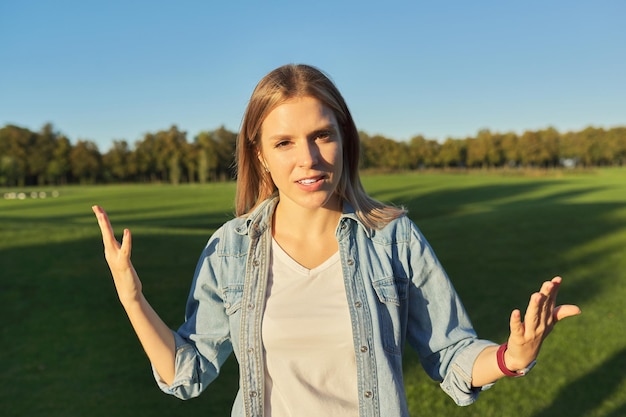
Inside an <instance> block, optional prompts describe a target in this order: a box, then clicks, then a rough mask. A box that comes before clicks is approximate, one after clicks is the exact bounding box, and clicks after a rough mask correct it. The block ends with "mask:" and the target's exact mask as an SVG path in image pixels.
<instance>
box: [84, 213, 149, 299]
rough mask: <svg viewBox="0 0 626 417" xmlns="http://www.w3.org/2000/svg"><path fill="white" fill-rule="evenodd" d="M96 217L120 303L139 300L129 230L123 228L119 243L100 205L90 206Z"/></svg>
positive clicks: (139, 284)
mask: <svg viewBox="0 0 626 417" xmlns="http://www.w3.org/2000/svg"><path fill="white" fill-rule="evenodd" d="M91 209H92V210H93V212H94V214H95V215H96V218H97V219H98V225H99V226H100V231H101V232H102V242H103V243H104V258H105V259H106V261H107V264H108V265H109V269H110V270H111V275H113V282H114V283H115V289H116V290H117V295H118V297H119V299H120V302H121V303H122V305H125V306H126V305H128V304H129V303H133V302H136V301H139V299H140V297H141V281H140V280H139V276H138V275H137V272H136V271H135V268H134V267H133V264H132V262H131V261H130V253H131V247H132V237H131V234H130V230H128V229H124V235H123V237H122V243H121V244H120V243H119V242H118V241H117V240H116V239H115V235H114V234H113V228H112V227H111V222H110V221H109V217H108V216H107V214H106V212H105V211H104V210H103V209H102V207H100V206H93V207H92V208H91Z"/></svg>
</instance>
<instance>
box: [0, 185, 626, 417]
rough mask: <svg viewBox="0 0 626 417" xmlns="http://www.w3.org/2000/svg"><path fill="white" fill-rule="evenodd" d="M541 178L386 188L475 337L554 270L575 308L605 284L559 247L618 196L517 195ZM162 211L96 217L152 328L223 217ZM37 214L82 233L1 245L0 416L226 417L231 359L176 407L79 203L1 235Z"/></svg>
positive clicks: (600, 226) (170, 311)
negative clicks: (121, 247) (113, 237)
mask: <svg viewBox="0 0 626 417" xmlns="http://www.w3.org/2000/svg"><path fill="white" fill-rule="evenodd" d="M549 186H550V183H549V182H547V181H542V182H537V183H535V182H530V181H529V182H528V183H522V184H514V185H489V186H484V187H473V188H470V189H457V190H445V191H442V192H437V191H435V192H430V193H426V194H424V195H421V196H419V197H417V198H415V197H412V194H411V192H412V190H413V191H414V187H399V188H398V189H395V190H392V189H389V190H386V191H385V194H386V195H390V196H391V195H395V197H394V199H393V201H394V202H395V203H397V204H403V205H406V206H407V207H408V208H409V209H410V214H411V217H412V218H413V219H414V220H415V221H416V222H417V223H418V225H419V226H420V228H421V229H422V230H423V231H424V232H425V235H426V237H427V238H428V239H429V241H430V243H431V244H432V245H433V247H434V248H435V251H436V252H437V254H438V255H439V257H440V258H441V260H442V263H443V264H444V266H445V267H446V269H447V270H448V272H449V274H450V276H451V278H452V280H453V282H454V284H455V286H456V287H457V289H458V290H459V293H460V294H461V297H462V298H463V300H464V302H465V304H466V306H467V307H468V311H469V312H470V315H471V316H472V319H473V320H474V322H475V324H476V325H477V328H478V330H479V334H481V335H486V336H483V337H489V338H494V339H496V338H500V339H501V338H502V337H504V336H505V333H504V332H505V331H506V325H507V323H508V315H509V313H510V310H511V309H512V308H515V307H523V306H524V305H525V303H526V302H527V299H528V296H529V295H530V293H531V292H533V291H535V290H536V289H537V288H538V287H539V285H540V283H541V281H543V280H544V279H549V278H550V277H551V276H553V275H556V274H561V273H563V274H565V273H568V274H571V276H569V275H564V278H565V280H566V281H565V285H564V288H563V291H562V297H563V298H562V301H570V302H576V303H579V304H583V305H584V304H585V303H586V302H588V301H590V300H592V299H594V298H595V297H597V296H598V294H600V293H601V292H603V291H608V286H609V285H611V283H610V282H609V281H607V282H604V281H602V280H600V281H598V280H594V281H593V285H591V284H590V282H592V281H591V280H593V278H595V277H594V276H591V275H589V273H588V272H583V273H577V272H576V271H579V270H586V268H585V267H588V266H589V265H590V264H591V265H593V264H594V262H596V261H597V257H598V253H595V252H593V251H587V252H582V253H580V254H578V255H577V256H571V255H570V254H571V253H572V251H573V250H575V249H577V248H580V247H583V246H585V245H586V244H587V243H589V242H593V241H594V240H597V239H600V238H602V237H603V236H605V235H607V234H609V233H611V232H613V231H615V230H617V229H623V228H624V227H626V225H625V224H624V222H623V221H621V222H620V221H619V220H617V219H615V218H611V217H610V216H609V214H610V213H612V212H613V211H614V210H616V209H621V208H623V204H618V203H588V204H570V203H568V201H567V200H569V199H570V198H572V197H575V196H577V195H583V194H585V193H587V192H588V191H591V190H583V189H578V190H575V191H567V192H562V193H554V194H549V195H544V196H542V197H536V198H518V197H519V196H524V195H527V194H528V195H531V194H532V193H533V192H534V191H538V190H540V189H541V188H542V187H549ZM594 190H596V189H594ZM413 195H414V194H413ZM467 205H477V206H479V210H475V211H471V210H470V211H467V210H465V209H464V208H463V206H467ZM105 208H106V207H105ZM169 211H171V212H172V213H175V212H176V205H175V204H174V203H166V204H164V205H163V206H160V207H158V208H156V209H155V211H154V212H150V213H145V210H141V209H116V210H111V211H110V212H109V215H110V217H111V220H112V222H113V225H114V227H115V228H116V230H120V229H121V228H122V227H128V228H131V230H133V229H134V228H136V229H137V232H135V233H134V235H133V245H134V247H133V261H134V265H135V267H136V268H137V270H138V272H139V274H140V276H141V277H142V282H143V284H144V289H145V292H146V296H147V298H148V299H149V300H150V301H151V303H152V304H153V306H154V307H155V309H156V310H157V311H158V312H159V313H160V315H161V316H162V318H163V319H164V320H165V322H166V323H168V324H170V326H171V327H173V328H176V327H177V326H178V325H179V324H180V322H181V321H182V319H183V312H184V304H185V300H186V297H187V291H188V290H189V286H190V284H191V277H192V274H193V270H194V267H195V263H196V261H197V258H198V256H199V254H200V252H201V250H202V247H203V246H204V244H205V243H206V240H207V239H208V237H209V234H210V232H211V231H213V230H215V229H216V228H217V227H219V226H220V225H221V224H222V223H223V222H224V221H226V220H228V219H229V218H232V215H230V213H226V214H219V213H210V212H209V213H206V212H205V213H199V214H189V215H175V214H172V215H171V216H170V215H169V214H168V212H169ZM89 219H91V220H89ZM38 221H41V222H42V223H43V222H46V223H48V224H52V225H53V226H54V227H58V228H62V227H64V225H67V224H73V225H76V224H79V225H84V227H85V228H88V230H89V231H88V232H86V233H84V235H91V236H92V237H89V238H83V239H79V240H73V241H67V242H58V243H52V242H51V241H50V236H42V237H41V241H42V243H41V244H38V245H32V246H30V247H26V248H12V249H5V250H2V251H0V262H1V267H2V275H1V276H0V316H1V317H2V318H3V327H2V330H1V331H0V343H1V345H2V346H3V351H2V355H1V357H0V376H1V378H2V380H3V381H10V382H9V383H8V384H5V389H3V391H2V392H0V403H1V404H2V407H3V415H6V416H14V415H15V416H18V415H19V416H31V415H42V414H45V415H47V416H72V415H76V416H83V415H89V416H99V415H102V416H105V415H106V416H110V415H116V416H119V417H124V416H131V415H132V416H135V415H138V414H140V415H151V416H171V415H174V414H189V413H198V414H210V415H224V416H225V415H229V413H230V407H231V405H232V401H233V399H234V396H235V393H236V389H237V384H238V382H237V380H238V376H237V369H236V363H235V361H234V360H233V359H232V358H231V359H230V360H229V362H228V363H227V366H226V368H225V369H224V372H223V374H222V375H221V376H220V377H219V379H218V380H217V381H216V382H215V383H214V384H213V385H212V386H211V387H209V388H208V390H207V392H205V393H204V394H203V395H202V396H201V397H200V398H199V399H196V400H192V401H188V402H181V401H179V400H176V399H174V398H173V397H169V396H166V395H164V394H162V393H160V391H159V390H158V389H157V388H156V386H155V383H154V381H153V380H152V376H151V372H150V369H149V364H148V361H147V359H146V358H145V355H144V354H143V352H142V351H141V347H140V346H139V343H138V342H137V341H136V338H135V336H134V334H133V331H132V329H131V328H130V325H129V324H128V322H127V319H126V318H125V316H124V312H123V310H122V308H121V307H120V306H119V303H118V301H117V298H116V295H115V290H114V288H113V285H112V283H111V279H110V276H109V272H108V269H107V267H106V264H105V262H104V259H103V255H102V243H101V240H100V237H99V235H98V231H97V225H96V222H95V219H93V214H92V213H91V212H90V211H89V208H88V207H86V211H85V215H84V216H82V215H81V216H78V217H77V216H69V215H68V216H64V215H57V216H54V217H48V218H45V219H41V220H35V219H24V218H20V217H18V216H13V217H12V218H5V217H3V218H2V219H0V233H1V231H2V228H1V226H2V224H3V223H4V224H11V225H17V226H19V225H23V226H24V227H29V226H30V225H32V224H33V223H37V222H38ZM153 226H154V227H160V228H164V229H166V230H168V229H171V234H155V233H154V232H149V233H147V232H146V233H142V231H141V230H142V229H144V228H151V227H153ZM81 227H82V226H81ZM91 231H93V232H91ZM199 231H200V232H202V231H206V234H200V233H198V232H199ZM168 233H170V232H168ZM617 250H619V249H618V248H604V249H603V251H617ZM595 272H596V273H598V274H599V273H606V274H611V273H614V271H610V270H607V271H602V270H598V269H595ZM622 369H624V350H622V351H620V352H619V353H618V354H616V355H615V356H613V357H612V358H610V359H608V360H607V361H606V362H605V363H604V364H603V365H602V366H600V367H599V368H598V369H596V370H594V371H592V372H590V373H588V374H587V375H585V376H584V377H582V378H581V379H579V380H577V381H575V382H573V383H571V384H570V385H568V386H567V387H566V388H564V390H563V391H562V394H559V395H558V396H557V398H556V399H555V400H554V402H553V403H552V405H551V406H550V407H549V408H548V409H546V410H544V411H542V412H541V413H540V414H537V415H536V416H535V417H546V416H549V415H559V410H561V409H562V407H565V406H566V405H568V403H571V398H569V396H568V394H569V391H568V390H567V389H570V390H573V391H575V392H576V393H575V394H572V395H573V396H575V397H576V398H575V401H576V404H578V402H580V404H579V406H580V407H579V409H580V410H586V412H589V411H590V410H591V409H592V408H594V407H596V406H598V405H599V404H601V403H602V401H603V399H605V398H608V396H609V395H610V394H611V392H612V390H614V389H615V387H617V385H618V384H619V383H621V381H623V377H622V376H621V370H622ZM607 375H608V378H607ZM586 385H599V386H602V387H604V388H605V390H596V391H594V392H593V393H590V392H587V391H586V390H585V389H584V387H585V386H586ZM604 391H606V393H603V392H604ZM623 408H624V407H623V405H622V408H620V410H623ZM567 410H569V411H571V408H567ZM553 411H554V412H553ZM552 412H553V413H552ZM583 414H584V413H583V412H582V411H581V413H580V414H572V413H571V412H569V413H566V414H561V415H574V416H578V415H580V416H582V415H583ZM614 416H615V417H617V416H618V414H614Z"/></svg>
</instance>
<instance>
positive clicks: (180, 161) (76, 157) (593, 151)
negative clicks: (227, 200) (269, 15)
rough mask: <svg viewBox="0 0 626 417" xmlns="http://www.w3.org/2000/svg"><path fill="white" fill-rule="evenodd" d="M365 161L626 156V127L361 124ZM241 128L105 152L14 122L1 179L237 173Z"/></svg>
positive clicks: (162, 137) (169, 133) (496, 163)
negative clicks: (393, 132) (365, 127)
mask: <svg viewBox="0 0 626 417" xmlns="http://www.w3.org/2000/svg"><path fill="white" fill-rule="evenodd" d="M360 136H361V142H362V148H363V157H362V161H361V168H362V169H377V170H413V169H421V168H450V167H457V168H498V167H535V168H551V167H558V166H564V165H565V166H572V165H582V166H585V167H589V166H609V165H619V166H623V165H625V164H626V127H615V128H611V129H603V128H594V127H589V128H586V129H584V130H582V131H578V132H567V133H560V132H558V131H557V130H555V129H553V128H547V129H543V130H539V131H526V132H524V133H523V134H521V135H518V134H515V133H511V132H509V133H496V132H491V131H489V130H481V131H480V132H478V134H477V135H476V136H475V137H468V138H465V139H454V138H448V139H447V140H445V141H444V142H443V143H441V142H439V141H436V140H432V139H426V138H424V137H423V136H415V137H413V138H412V139H410V140H409V141H396V140H393V139H390V138H387V137H384V136H381V135H375V136H370V135H368V134H367V133H365V132H360ZM236 138H237V134H236V133H235V132H231V131H229V130H228V129H226V128H224V127H223V126H222V127H220V128H218V129H216V130H212V131H204V132H201V133H199V134H198V135H197V136H196V137H194V138H193V140H192V141H188V140H187V133H186V132H184V131H181V130H179V129H178V128H177V127H176V126H172V127H171V128H170V129H169V130H161V131H158V132H156V133H147V134H145V135H144V137H143V138H142V139H141V140H138V141H137V142H136V143H135V144H134V145H133V146H132V147H131V145H129V143H128V142H127V141H125V140H119V141H114V142H113V146H112V147H111V149H109V150H108V151H107V152H105V153H101V152H100V151H99V149H98V146H97V145H96V144H95V143H94V142H92V141H89V140H78V141H76V143H74V144H72V142H71V141H70V140H69V139H68V138H67V137H66V136H65V135H63V134H61V133H59V132H57V131H55V130H54V128H53V126H52V125H51V124H46V125H44V126H43V127H42V129H41V130H40V131H39V132H33V131H30V130H29V129H26V128H23V127H18V126H14V125H6V126H5V127H3V128H0V185H1V186H27V185H46V184H51V185H63V184H70V183H81V184H95V183H113V182H169V183H172V184H178V183H181V182H199V183H205V182H209V181H223V180H228V179H232V178H233V176H234V172H233V169H232V166H233V157H234V153H235V143H236Z"/></svg>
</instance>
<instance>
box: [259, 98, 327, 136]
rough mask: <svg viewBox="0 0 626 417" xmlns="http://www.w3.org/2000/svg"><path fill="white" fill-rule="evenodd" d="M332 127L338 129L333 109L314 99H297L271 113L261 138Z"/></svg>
mask: <svg viewBox="0 0 626 417" xmlns="http://www.w3.org/2000/svg"><path fill="white" fill-rule="evenodd" d="M331 126H332V127H337V118H336V117H335V113H334V112H333V111H332V109H330V108H329V107H328V106H326V105H325V104H324V103H322V102H321V101H320V100H318V99H316V98H314V97H309V96H305V97H295V98H291V99H288V100H286V101H284V102H282V103H281V104H279V105H278V106H276V107H275V108H274V109H273V110H272V111H270V113H269V114H268V115H267V117H266V118H265V120H263V124H262V125H261V136H262V137H263V136H267V135H274V134H297V133H300V132H302V131H307V130H315V129H319V128H322V127H331Z"/></svg>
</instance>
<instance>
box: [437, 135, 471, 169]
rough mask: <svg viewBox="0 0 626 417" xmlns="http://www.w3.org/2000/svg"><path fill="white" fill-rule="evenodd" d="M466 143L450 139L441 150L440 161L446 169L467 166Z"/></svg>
mask: <svg viewBox="0 0 626 417" xmlns="http://www.w3.org/2000/svg"><path fill="white" fill-rule="evenodd" d="M465 145H466V142H465V141H460V140H457V139H452V138H448V139H446V141H445V142H444V143H443V145H441V148H440V149H439V161H440V162H441V164H442V165H443V166H444V167H461V166H464V165H465V154H466V146H465Z"/></svg>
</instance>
